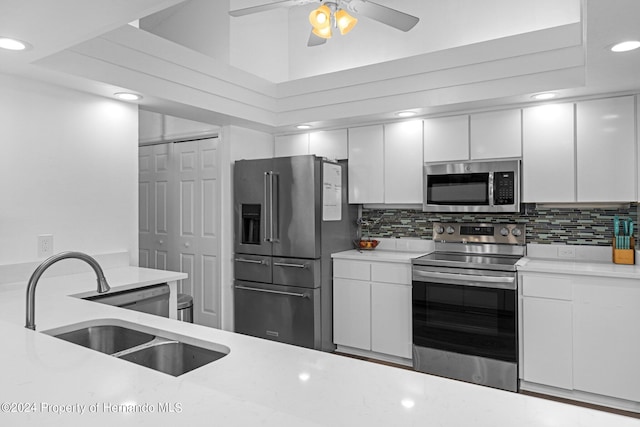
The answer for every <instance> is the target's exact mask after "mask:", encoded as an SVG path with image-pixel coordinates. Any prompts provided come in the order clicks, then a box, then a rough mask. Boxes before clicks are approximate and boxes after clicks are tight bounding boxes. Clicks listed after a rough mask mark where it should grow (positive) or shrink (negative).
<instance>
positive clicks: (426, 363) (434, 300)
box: [412, 265, 518, 391]
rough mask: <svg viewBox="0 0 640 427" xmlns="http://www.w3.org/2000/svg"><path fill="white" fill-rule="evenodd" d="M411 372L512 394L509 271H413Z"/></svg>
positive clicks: (513, 303)
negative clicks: (469, 383) (485, 386)
mask: <svg viewBox="0 0 640 427" xmlns="http://www.w3.org/2000/svg"><path fill="white" fill-rule="evenodd" d="M412 300H413V365H414V369H415V370H416V371H420V372H426V373H430V374H435V375H440V376H443V377H447V378H453V379H458V380H462V381H468V382H473V383H476V384H482V385H487V386H490V387H496V388H500V389H503V390H509V391H518V362H517V359H518V338H517V318H518V316H517V283H516V273H515V272H500V271H488V270H475V269H458V268H447V267H431V266H429V267H427V266H417V265H414V266H413V295H412Z"/></svg>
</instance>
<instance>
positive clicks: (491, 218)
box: [361, 203, 638, 246]
mask: <svg viewBox="0 0 640 427" xmlns="http://www.w3.org/2000/svg"><path fill="white" fill-rule="evenodd" d="M615 215H618V216H619V217H620V219H621V220H622V219H626V218H631V219H632V220H633V221H634V225H635V230H634V235H635V237H636V239H637V238H638V232H637V230H638V226H637V224H638V204H637V203H631V204H630V205H629V207H628V208H621V209H612V208H609V209H605V208H602V209H600V208H589V209H577V208H540V207H537V206H536V205H535V204H525V205H523V207H522V211H521V212H520V213H519V214H453V213H446V214H440V213H433V212H422V211H418V210H409V209H367V208H363V209H362V221H363V224H362V226H361V227H362V236H363V237H367V236H369V237H371V238H375V237H386V238H393V237H395V238H398V237H414V238H415V237H417V238H422V239H431V238H432V236H433V223H434V222H475V223H480V222H489V223H518V224H525V230H526V241H527V243H542V244H545V243H546V244H550V243H564V244H568V245H598V246H611V238H612V237H613V217H614V216H615Z"/></svg>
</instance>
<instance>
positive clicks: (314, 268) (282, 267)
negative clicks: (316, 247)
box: [272, 258, 320, 288]
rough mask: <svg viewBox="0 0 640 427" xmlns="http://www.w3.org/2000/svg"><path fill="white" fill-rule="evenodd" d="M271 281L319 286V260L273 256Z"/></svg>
mask: <svg viewBox="0 0 640 427" xmlns="http://www.w3.org/2000/svg"><path fill="white" fill-rule="evenodd" d="M272 268H273V283H274V284H276V285H290V286H301V287H305V288H317V287H320V260H319V259H316V260H313V259H298V258H273V267H272Z"/></svg>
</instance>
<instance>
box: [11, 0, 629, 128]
mask: <svg viewBox="0 0 640 427" xmlns="http://www.w3.org/2000/svg"><path fill="white" fill-rule="evenodd" d="M234 1H238V0H234ZM406 1H407V0H403V1H401V2H399V3H397V4H400V3H406ZM557 1H558V2H560V1H563V0H557ZM567 1H569V0H567ZM181 2H182V0H137V1H130V0H91V1H89V0H58V1H56V2H51V1H50V0H32V1H28V2H26V1H24V0H0V10H2V12H3V13H2V14H1V15H0V29H2V30H1V33H0V36H11V37H16V38H19V39H21V40H24V41H27V42H29V43H30V44H32V45H33V48H32V49H30V50H29V51H26V52H0V72H4V73H15V74H20V75H24V76H29V77H32V78H36V79H41V80H44V81H49V82H51V83H54V84H60V85H64V86H68V87H71V88H75V89H78V90H82V91H87V92H90V93H95V94H98V95H102V96H112V94H113V93H114V92H116V91H119V90H123V89H124V90H133V91H137V92H140V93H142V94H143V95H144V96H145V98H144V100H143V101H142V103H141V106H142V108H145V109H148V110H151V111H158V112H163V113H166V114H171V115H175V116H178V117H184V118H188V119H192V120H198V121H203V122H207V123H211V124H217V125H224V124H237V125H241V126H247V127H252V128H256V129H261V130H265V131H269V132H273V133H286V132H292V131H293V125H295V124H296V123H300V122H305V123H311V124H312V125H313V126H314V127H316V128H332V127H341V126H347V125H349V124H353V123H358V124H361V123H368V122H375V121H389V120H393V119H394V116H393V112H395V111H397V110H401V109H413V110H415V111H417V112H418V113H419V114H421V115H433V114H450V113H452V112H460V111H469V110H473V109H482V108H492V107H496V106H504V105H523V104H525V103H528V102H531V100H530V95H531V93H532V92H539V91H543V90H556V91H557V92H558V94H559V95H560V97H561V98H575V97H585V96H598V95H601V94H610V93H635V92H638V91H640V73H639V72H638V71H639V70H640V52H638V51H635V52H628V53H623V54H613V53H611V52H610V51H609V50H608V47H609V46H611V45H612V44H613V43H615V42H618V41H621V40H625V39H640V26H639V25H638V24H637V17H638V16H640V1H637V0H585V1H584V2H583V11H582V13H583V24H584V25H583V26H582V27H581V26H580V25H579V24H577V26H575V25H574V26H562V27H557V28H555V29H550V30H548V31H547V30H545V31H538V32H533V33H526V34H523V35H520V36H512V37H505V38H502V39H497V40H490V41H485V42H480V43H475V44H470V45H466V46H458V47H452V48H449V49H444V50H440V51H437V52H431V53H427V54H423V55H414V56H412V57H410V58H400V59H397V60H395V61H392V62H390V63H382V64H372V65H368V66H364V67H359V68H355V69H352V70H345V71H338V72H334V73H330V74H326V75H323V76H316V77H308V78H302V79H297V80H293V81H287V82H282V83H277V84H276V83H273V82H272V81H269V80H268V79H265V78H260V77H257V76H255V75H252V74H251V73H248V72H246V71H244V70H241V69H239V68H237V67H234V66H232V65H229V64H228V63H223V62H221V61H220V60H219V59H220V58H217V59H215V58H211V57H209V56H206V55H202V54H200V53H197V52H194V51H192V50H189V49H186V48H184V47H183V46H180V45H176V44H172V43H169V42H167V41H166V40H160V39H159V38H157V37H156V36H154V35H152V34H149V33H145V32H143V31H140V30H137V29H135V28H132V27H130V26H127V25H126V24H127V23H128V22H131V21H133V20H136V19H139V18H142V17H145V16H148V15H150V14H152V13H155V12H158V11H161V10H164V9H167V8H169V7H171V6H174V5H177V4H179V3H181ZM256 2H257V3H259V2H258V1H257V0H256V1H255V2H254V3H256ZM222 3H225V4H228V3H229V0H227V1H226V2H222ZM379 3H383V4H387V5H388V6H391V7H394V1H393V0H385V1H383V0H379ZM483 3H484V4H485V5H486V8H487V9H488V10H492V9H491V7H492V5H493V6H494V7H495V6H497V5H499V4H501V3H504V0H486V1H484V2H483ZM399 9H400V8H399ZM495 13H496V14H499V13H500V10H499V9H496V10H495ZM422 18H424V17H421V19H422ZM219 19H221V18H220V17H219ZM224 19H228V18H227V17H226V16H225V17H224ZM374 24H376V23H374ZM228 25H229V24H227V27H224V24H222V26H218V27H217V28H218V31H221V30H220V29H222V30H225V31H226V30H228V28H229V26H228ZM377 25H380V24H377ZM345 37H346V36H345ZM330 42H331V40H330ZM326 47H330V45H329V43H328V44H327V46H326ZM226 53H227V54H228V55H229V56H231V53H230V52H229V51H227V52H226ZM227 59H228V58H227Z"/></svg>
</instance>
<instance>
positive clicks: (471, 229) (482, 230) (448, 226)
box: [433, 222, 525, 245]
mask: <svg viewBox="0 0 640 427" xmlns="http://www.w3.org/2000/svg"><path fill="white" fill-rule="evenodd" d="M433 240H434V241H436V242H449V243H498V244H509V245H524V244H525V229H524V224H513V223H509V224H484V223H481V224H470V223H441V222H435V223H433Z"/></svg>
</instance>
